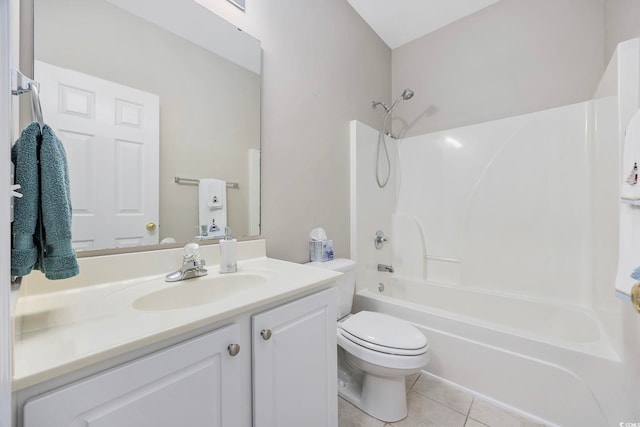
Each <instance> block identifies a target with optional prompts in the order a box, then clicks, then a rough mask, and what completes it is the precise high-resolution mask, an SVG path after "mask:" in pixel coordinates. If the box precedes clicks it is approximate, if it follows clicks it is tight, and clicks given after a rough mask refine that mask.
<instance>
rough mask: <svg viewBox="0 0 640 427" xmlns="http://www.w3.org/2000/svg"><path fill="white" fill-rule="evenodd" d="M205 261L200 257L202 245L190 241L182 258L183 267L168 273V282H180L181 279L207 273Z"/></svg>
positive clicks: (166, 279)
mask: <svg viewBox="0 0 640 427" xmlns="http://www.w3.org/2000/svg"><path fill="white" fill-rule="evenodd" d="M204 263H205V261H204V260H203V259H201V258H200V246H199V245H198V244H197V243H188V244H187V245H186V246H185V247H184V256H183V259H182V267H180V269H179V270H177V271H174V272H173V273H169V274H167V276H166V277H165V279H164V280H165V281H166V282H178V281H180V280H187V279H193V278H194V277H201V276H206V275H207V273H208V272H207V269H206V268H204Z"/></svg>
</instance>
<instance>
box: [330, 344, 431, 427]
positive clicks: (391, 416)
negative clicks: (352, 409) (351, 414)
mask: <svg viewBox="0 0 640 427" xmlns="http://www.w3.org/2000/svg"><path fill="white" fill-rule="evenodd" d="M362 363H363V361H360V360H356V359H354V358H353V357H351V355H349V354H348V353H347V352H346V351H345V350H344V349H342V348H340V347H338V396H340V397H342V398H343V399H345V400H346V401H347V402H349V403H351V404H353V405H354V406H356V407H357V408H359V409H360V410H362V411H364V412H366V413H367V414H369V415H371V416H372V417H375V418H377V419H379V420H381V421H385V422H388V423H392V422H396V421H400V420H401V419H403V418H405V417H406V416H407V412H408V411H407V390H406V385H405V375H403V374H407V375H408V374H413V373H416V372H419V371H420V369H413V370H411V372H403V371H400V372H396V373H397V374H398V375H391V376H387V375H375V374H372V373H370V372H365V371H364V370H362V369H361V368H360V366H359V365H361V364H362Z"/></svg>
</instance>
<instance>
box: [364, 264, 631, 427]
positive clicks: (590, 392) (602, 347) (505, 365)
mask: <svg viewBox="0 0 640 427" xmlns="http://www.w3.org/2000/svg"><path fill="white" fill-rule="evenodd" d="M378 288H379V286H372V287H370V288H368V289H362V290H359V291H358V292H357V293H356V296H355V300H354V312H357V311H361V310H371V311H377V312H381V313H387V314H390V315H393V316H396V317H399V318H402V319H405V320H407V321H409V322H410V323H412V324H414V325H415V326H416V327H417V328H419V329H420V330H421V331H422V332H423V333H424V334H425V335H426V337H427V338H428V340H429V348H430V351H431V361H430V362H429V365H428V366H427V367H426V369H425V371H427V372H429V373H430V374H433V375H435V376H438V377H440V378H442V379H444V380H447V381H451V382H453V383H455V384H457V385H459V386H461V387H463V388H466V389H468V390H470V391H472V392H473V393H475V394H479V395H482V396H485V397H486V398H489V399H491V400H493V401H495V402H499V404H501V405H503V406H506V407H508V408H509V409H511V410H515V411H516V412H521V413H523V414H525V415H528V416H530V417H534V418H538V419H539V420H541V421H542V422H544V423H546V424H551V425H559V426H578V425H579V426H594V427H601V426H604V425H618V424H619V423H620V422H622V421H625V420H628V419H631V418H625V415H626V414H625V413H626V412H627V411H628V409H625V408H624V404H623V402H626V401H628V398H626V397H625V396H624V395H623V393H624V387H623V386H622V384H623V383H624V375H623V374H624V372H623V370H622V366H623V365H622V362H621V359H620V357H619V352H618V351H617V350H616V349H615V348H614V347H613V346H612V344H611V342H610V340H609V339H608V337H607V335H606V333H605V329H604V328H603V326H602V324H601V322H600V320H599V319H598V316H597V315H596V314H595V312H594V311H593V310H590V309H589V308H584V307H578V306H569V305H563V304H555V303H549V302H543V301H540V300H535V299H528V298H520V297H515V296H510V295H505V294H498V293H492V292H487V291H477V290H475V291H474V290H469V289H467V288H464V287H460V286H450V285H442V284H438V283H431V282H427V281H421V280H415V279H408V278H402V277H397V276H390V278H389V279H387V280H385V282H384V285H383V286H382V287H380V288H384V289H383V290H381V289H378ZM627 416H632V415H627Z"/></svg>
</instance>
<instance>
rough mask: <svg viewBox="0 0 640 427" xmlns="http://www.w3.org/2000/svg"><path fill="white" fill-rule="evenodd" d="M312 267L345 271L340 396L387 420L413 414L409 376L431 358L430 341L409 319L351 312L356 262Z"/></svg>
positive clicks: (341, 297)
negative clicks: (409, 407) (410, 408)
mask: <svg viewBox="0 0 640 427" xmlns="http://www.w3.org/2000/svg"><path fill="white" fill-rule="evenodd" d="M308 265H311V266H314V267H320V268H326V269H330V270H334V271H339V272H342V273H343V276H342V277H340V278H339V279H338V281H337V288H338V310H337V312H338V323H337V334H338V395H339V396H340V397H342V398H344V399H345V400H347V401H348V402H351V403H352V404H353V405H355V406H357V407H358V408H360V409H361V410H363V411H364V412H366V413H368V414H369V415H371V416H373V417H375V418H378V419H379V420H382V421H385V422H395V421H399V420H401V419H403V418H405V417H406V416H407V394H406V389H405V377H406V376H407V375H412V374H415V373H418V372H420V371H421V370H422V369H423V368H424V367H425V366H426V365H427V363H428V362H429V343H428V342H427V338H426V337H425V336H424V334H422V332H420V331H419V330H418V329H417V328H415V327H414V326H412V325H410V324H409V323H408V322H406V321H404V320H401V319H398V318H396V317H393V316H389V315H386V314H382V313H374V312H371V311H361V312H359V313H356V314H351V305H352V303H353V295H354V292H355V282H356V280H355V262H354V261H352V260H350V259H334V260H331V261H326V262H311V263H309V264H308Z"/></svg>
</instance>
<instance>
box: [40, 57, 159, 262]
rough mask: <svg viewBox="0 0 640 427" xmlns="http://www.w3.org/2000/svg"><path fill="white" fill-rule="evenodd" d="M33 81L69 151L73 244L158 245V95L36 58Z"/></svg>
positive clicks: (47, 119) (47, 115) (95, 246)
mask: <svg viewBox="0 0 640 427" xmlns="http://www.w3.org/2000/svg"><path fill="white" fill-rule="evenodd" d="M35 79H36V80H37V81H39V82H40V95H41V102H42V111H43V116H44V120H45V122H46V123H47V124H49V126H51V128H52V129H53V130H54V131H55V133H56V135H57V136H58V138H60V140H61V141H62V143H63V145H64V148H65V151H66V153H67V160H68V163H69V177H70V181H71V202H72V206H73V229H72V233H73V246H74V249H77V250H91V249H101V248H113V247H128V246H137V245H146V244H154V243H158V229H157V226H156V225H157V224H158V210H159V207H158V202H159V201H158V193H159V190H158V185H159V184H158V183H159V170H158V168H159V140H160V137H159V114H160V99H159V97H158V96H157V95H154V94H150V93H147V92H142V91H140V90H137V89H133V88H130V87H127V86H123V85H120V84H117V83H114V82H111V81H108V80H103V79H99V78H96V77H93V76H90V75H87V74H83V73H79V72H77V71H73V70H69V69H65V68H61V67H57V66H54V65H51V64H46V63H44V62H40V61H35ZM148 224H149V226H148V227H147V225H148Z"/></svg>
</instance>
